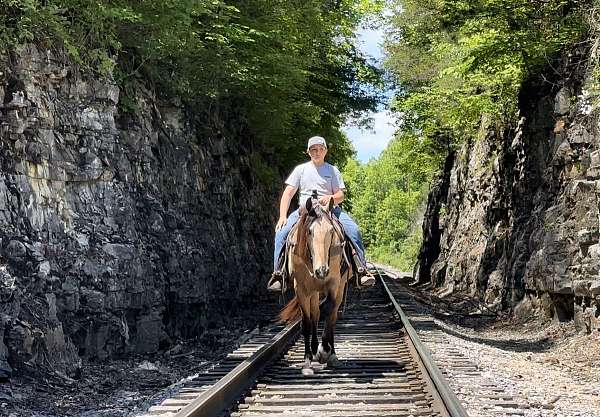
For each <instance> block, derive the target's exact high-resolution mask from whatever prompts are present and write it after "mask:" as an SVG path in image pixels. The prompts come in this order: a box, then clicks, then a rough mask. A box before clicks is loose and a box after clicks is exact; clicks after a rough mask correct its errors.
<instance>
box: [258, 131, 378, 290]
mask: <svg viewBox="0 0 600 417" xmlns="http://www.w3.org/2000/svg"><path fill="white" fill-rule="evenodd" d="M307 153H308V155H309V156H310V161H308V162H305V163H303V164H300V165H298V166H297V167H296V168H294V170H293V171H292V173H291V175H290V176H289V177H288V178H287V179H286V180H285V183H286V187H285V190H284V191H283V195H282V196H281V201H280V203H279V220H278V221H277V225H276V226H275V251H274V255H273V256H274V262H273V275H272V276H271V279H270V280H269V283H268V289H269V290H270V291H281V289H282V284H283V282H282V281H283V273H282V271H281V267H282V266H281V265H280V257H281V251H282V249H283V247H284V244H285V240H286V238H287V236H288V234H289V233H290V230H291V229H292V227H293V226H294V225H295V224H296V222H297V221H298V219H299V217H300V215H299V209H296V210H294V211H293V212H292V213H291V214H290V215H289V217H288V216H287V212H288V209H289V207H290V203H291V201H292V198H293V197H294V195H295V194H296V192H297V191H298V190H300V198H299V206H300V207H302V206H304V205H305V203H306V200H307V199H308V198H311V195H312V193H313V192H314V191H315V190H316V192H317V196H318V199H319V203H320V204H321V205H322V206H324V207H327V206H329V204H330V200H333V205H334V208H333V214H334V215H335V216H336V217H337V218H338V219H339V221H340V223H341V224H342V226H343V228H344V232H345V234H346V235H347V236H348V238H349V239H350V241H351V242H352V244H353V246H354V248H355V250H356V255H357V256H356V257H355V260H356V262H357V263H359V265H356V266H357V269H358V274H359V276H360V285H361V286H371V285H373V284H374V283H375V278H374V277H373V275H371V274H370V273H369V272H368V270H367V264H366V259H365V249H364V246H363V243H362V237H361V235H360V230H359V229H358V225H357V224H356V222H355V221H354V220H353V219H352V218H351V217H350V216H349V215H348V214H346V213H345V212H343V211H342V209H341V208H340V207H339V204H340V203H341V202H342V201H344V190H345V188H346V187H345V185H344V180H343V179H342V175H341V174H340V171H339V170H338V169H337V168H336V167H335V166H333V165H331V164H329V163H327V162H325V156H326V155H327V143H326V142H325V139H324V138H322V137H320V136H313V137H312V138H310V139H309V140H308V146H307Z"/></svg>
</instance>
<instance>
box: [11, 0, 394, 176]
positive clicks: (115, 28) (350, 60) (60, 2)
mask: <svg viewBox="0 0 600 417" xmlns="http://www.w3.org/2000/svg"><path fill="white" fill-rule="evenodd" d="M381 3H382V1H381V0H340V1H336V2H322V1H317V0H307V1H303V2H300V3H297V2H280V1H276V0H247V1H240V0H230V1H223V0H164V1H152V0H140V1H131V0H96V1H86V0H44V1H41V0H0V41H2V45H3V46H4V48H6V49H11V48H13V49H14V48H15V47H16V46H18V45H20V44H23V43H26V42H38V43H39V44H41V45H42V46H44V47H53V46H54V45H59V46H60V47H61V48H62V49H63V50H65V51H66V52H67V53H68V54H69V55H70V56H71V57H72V59H74V60H75V61H76V62H77V63H79V64H80V67H81V68H82V69H84V70H86V71H89V72H94V73H96V74H100V75H104V76H113V77H115V78H116V80H117V81H118V82H119V84H120V86H121V87H122V103H123V105H124V110H134V103H135V100H133V99H132V96H133V95H134V94H135V88H136V86H137V85H140V84H142V85H145V86H146V87H150V88H153V89H155V90H156V91H160V92H161V93H162V94H165V95H170V96H173V95H176V96H179V97H180V98H181V99H182V100H183V101H184V102H185V103H186V104H187V105H188V107H189V108H191V109H194V113H195V114H196V115H197V116H198V118H199V119H200V120H203V121H205V122H209V123H215V124H217V123H216V121H217V120H220V121H224V122H225V123H229V122H234V123H235V124H238V125H239V124H243V125H244V127H245V129H246V133H247V134H248V138H249V139H250V142H249V144H248V146H249V147H251V148H252V151H253V152H258V153H260V154H261V155H262V158H263V159H264V160H267V161H271V163H270V166H271V170H273V172H276V169H281V170H283V171H287V170H288V169H289V167H290V166H291V165H293V164H294V163H296V162H298V160H299V159H301V158H303V156H302V152H303V151H304V146H305V143H306V139H307V138H308V137H309V136H311V135H314V134H321V135H323V136H325V137H326V138H327V139H328V142H329V143H330V144H331V146H330V148H331V151H332V153H331V157H332V161H333V162H339V161H343V160H345V159H346V157H347V156H349V155H350V154H351V153H352V149H351V146H350V144H349V142H348V140H347V138H346V137H345V136H344V135H343V134H341V132H340V126H341V125H342V123H343V121H344V120H345V119H346V118H347V117H351V116H353V115H356V114H357V113H360V112H363V111H365V110H369V109H373V108H374V106H375V105H376V103H377V100H378V97H377V94H375V93H373V91H372V89H365V88H363V87H361V86H362V85H364V84H365V83H366V84H370V85H376V84H377V83H379V78H380V74H379V72H378V70H377V69H376V68H374V67H373V66H372V65H370V64H369V63H368V62H367V61H366V59H365V58H364V57H363V56H362V55H361V53H360V52H359V51H357V50H356V48H355V47H354V46H353V45H354V37H355V28H356V27H357V24H358V22H359V21H360V20H361V19H362V18H363V17H364V16H365V15H366V14H369V13H376V12H377V11H378V10H379V7H380V5H381ZM273 162H274V163H273ZM266 177H269V175H266Z"/></svg>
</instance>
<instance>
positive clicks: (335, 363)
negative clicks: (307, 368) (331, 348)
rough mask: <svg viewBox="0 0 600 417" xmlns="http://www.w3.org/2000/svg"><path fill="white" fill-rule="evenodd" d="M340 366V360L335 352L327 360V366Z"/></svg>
mask: <svg viewBox="0 0 600 417" xmlns="http://www.w3.org/2000/svg"><path fill="white" fill-rule="evenodd" d="M338 366H340V361H339V360H338V358H337V356H336V354H335V353H334V354H333V355H331V356H330V357H329V359H328V360H327V367H328V368H337V367H338Z"/></svg>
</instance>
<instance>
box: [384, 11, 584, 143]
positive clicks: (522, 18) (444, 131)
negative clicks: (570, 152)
mask: <svg viewBox="0 0 600 417" xmlns="http://www.w3.org/2000/svg"><path fill="white" fill-rule="evenodd" d="M394 4H395V5H396V6H397V7H398V8H399V9H400V8H401V10H402V12H401V13H397V14H396V15H394V16H393V17H392V19H391V23H392V25H393V27H394V33H393V35H392V36H390V38H389V39H388V43H387V49H388V53H389V59H388V61H387V65H388V66H389V68H390V69H391V70H392V71H393V72H394V73H395V74H396V76H397V77H398V81H399V83H400V84H402V85H403V86H404V87H405V88H404V90H403V91H402V92H401V94H399V96H398V97H397V101H396V109H397V110H398V111H400V112H403V113H404V115H405V128H407V129H413V130H415V131H418V132H421V133H422V134H424V135H425V136H426V137H428V138H430V139H434V138H438V139H439V138H442V139H443V140H444V141H447V142H450V143H453V142H458V141H462V140H464V139H467V138H474V137H475V132H476V130H477V127H478V124H479V120H480V117H481V115H482V114H487V115H488V116H490V117H491V118H492V120H495V121H496V122H503V123H511V122H513V121H514V120H515V118H516V117H517V106H518V95H519V92H520V88H521V86H522V85H523V83H524V82H525V81H526V80H527V79H529V78H531V77H533V76H535V75H536V74H538V73H539V72H540V71H542V70H543V69H545V68H547V67H549V66H550V65H551V64H552V61H553V60H554V59H555V58H556V57H557V56H558V54H559V53H560V52H561V51H563V50H564V49H565V48H567V47H568V46H570V45H572V44H573V43H574V42H576V41H578V40H580V39H581V38H582V37H583V35H584V34H585V33H586V31H587V25H586V21H585V19H583V13H584V5H583V2H578V1H574V0H573V1H565V0H544V1H542V0H539V1H537V0H535V1H530V0H477V1H460V0H459V1H457V0H427V1H416V0H394Z"/></svg>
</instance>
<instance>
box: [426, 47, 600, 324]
mask: <svg viewBox="0 0 600 417" xmlns="http://www.w3.org/2000/svg"><path fill="white" fill-rule="evenodd" d="M588 52H589V51H588ZM588 52H583V51H576V52H574V53H573V54H572V55H571V57H570V58H569V60H567V61H565V64H564V68H563V74H568V75H569V76H568V77H567V76H566V75H565V76H564V77H563V78H562V79H560V80H558V81H557V86H555V87H552V88H548V85H545V86H542V85H535V86H531V87H530V88H529V89H528V91H525V92H524V97H523V98H522V102H521V115H522V116H523V117H522V118H521V120H520V122H519V124H518V126H517V127H516V128H514V129H510V130H509V129H506V130H502V129H499V128H498V127H495V126H490V125H489V123H488V122H487V121H486V120H485V119H484V120H483V121H482V125H481V131H480V133H479V137H478V139H477V140H476V141H474V142H473V143H467V144H465V145H463V146H462V148H461V149H460V150H459V151H458V152H457V154H456V156H455V157H454V158H453V159H452V160H451V161H450V163H449V164H447V165H446V168H445V170H444V173H443V175H441V176H440V178H439V180H438V182H437V183H436V184H435V186H434V188H433V192H432V193H431V194H430V196H429V202H428V211H427V214H426V221H425V222H424V236H429V237H430V238H429V239H428V240H425V242H424V245H423V246H422V248H421V254H420V255H419V259H420V260H419V264H418V268H417V269H416V271H417V272H416V278H417V279H418V280H419V281H420V282H432V283H433V284H434V285H436V286H438V287H439V288H440V291H441V292H442V293H444V292H446V293H449V292H453V291H462V292H464V293H465V294H468V295H470V296H472V297H475V298H479V299H481V300H482V301H483V302H485V304H486V305H487V307H488V308H491V309H496V310H500V309H506V308H508V309H514V311H515V313H516V314H518V315H531V314H545V315H548V316H554V317H555V318H557V319H560V320H569V319H573V318H574V319H575V320H576V322H577V324H578V326H579V327H580V328H581V329H584V330H587V331H592V330H594V329H596V330H600V320H599V316H600V272H599V271H600V110H599V107H598V104H599V103H598V100H599V97H597V96H594V95H593V94H590V92H589V90H587V88H589V87H588V86H589V85H590V84H592V83H593V82H594V81H593V79H592V77H591V74H590V72H585V73H584V71H581V70H579V69H578V68H580V66H577V65H576V63H577V62H588V59H582V58H585V55H586V54H587V53H588ZM588 58H589V57H588ZM578 71H579V72H578ZM432 236H433V237H436V236H438V237H437V238H431V237H432ZM432 253H433V254H435V255H436V256H435V259H433V260H431V259H430V258H431V254H432Z"/></svg>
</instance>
